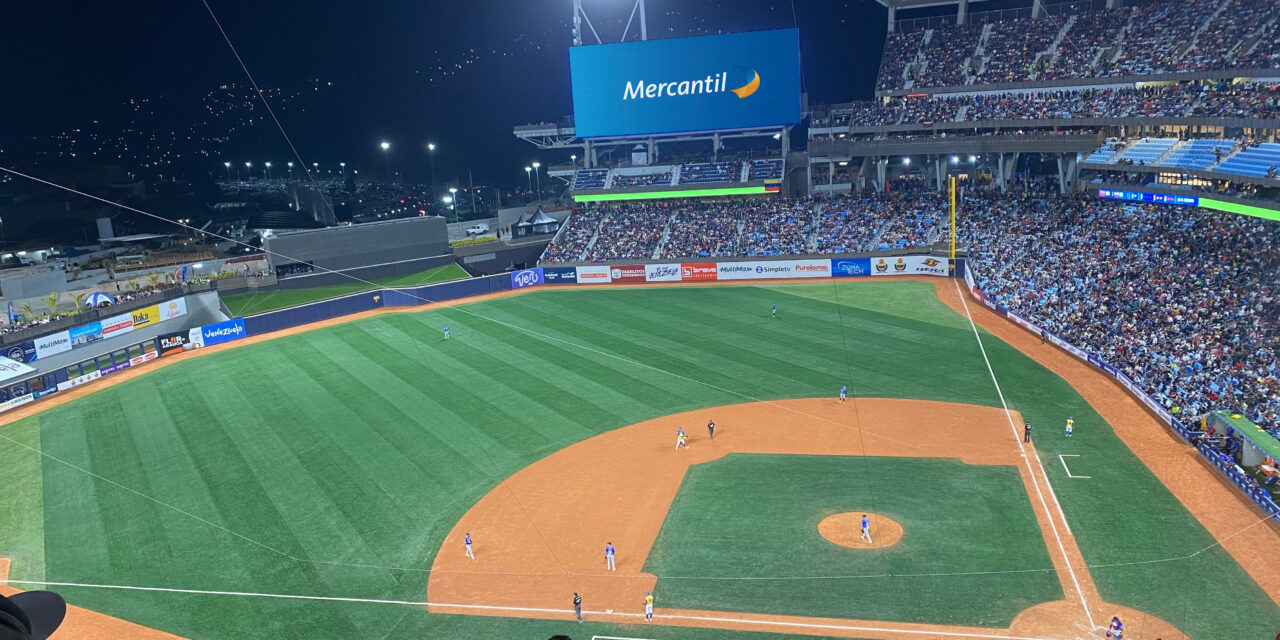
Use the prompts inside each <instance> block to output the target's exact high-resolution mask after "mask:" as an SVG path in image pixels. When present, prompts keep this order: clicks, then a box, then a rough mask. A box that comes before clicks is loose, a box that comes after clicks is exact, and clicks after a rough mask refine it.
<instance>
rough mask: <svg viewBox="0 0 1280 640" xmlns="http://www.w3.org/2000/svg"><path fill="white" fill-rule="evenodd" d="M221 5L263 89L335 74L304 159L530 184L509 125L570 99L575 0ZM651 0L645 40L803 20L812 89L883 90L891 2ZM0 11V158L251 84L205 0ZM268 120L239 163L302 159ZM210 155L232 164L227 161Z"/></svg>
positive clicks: (291, 124)
mask: <svg viewBox="0 0 1280 640" xmlns="http://www.w3.org/2000/svg"><path fill="white" fill-rule="evenodd" d="M584 4H585V5H586V7H587V12H588V16H589V17H590V18H591V20H592V22H593V23H594V25H595V27H596V29H597V31H599V32H600V35H601V37H602V38H604V39H605V40H606V41H617V39H618V38H619V37H620V36H621V34H622V28H623V24H624V22H625V20H626V14H627V13H628V12H629V11H630V9H631V5H632V2H631V1H630V0H585V3H584ZM211 6H212V7H213V9H214V11H215V13H216V14H217V15H218V18H219V19H220V20H221V21H222V24H223V27H224V28H225V29H226V30H227V33H228V35H229V36H230V38H231V40H232V42H233V43H234V44H235V45H236V47H237V48H238V50H239V52H240V55H241V56H242V57H243V59H244V62H245V64H246V65H247V66H248V68H249V71H250V72H251V73H253V75H254V78H255V79H256V80H257V82H258V85H259V86H260V87H262V88H264V89H265V88H268V87H275V88H282V89H285V90H296V89H301V88H304V87H306V86H307V83H308V82H311V81H312V80H313V79H319V80H321V81H323V82H326V83H328V82H332V83H333V86H334V87H335V88H334V89H332V93H330V94H328V95H327V96H326V97H325V98H324V99H323V102H324V104H323V105H322V106H320V107H319V108H313V109H312V114H311V115H312V116H314V117H302V116H300V115H299V114H296V113H294V114H284V115H283V117H282V120H283V123H282V124H283V125H284V128H285V131H286V132H287V133H288V134H289V135H290V137H291V138H292V139H293V142H294V144H295V145H296V146H297V149H298V152H299V153H300V155H301V156H302V158H303V159H304V160H305V161H306V162H308V163H310V162H313V161H319V162H321V163H325V164H328V163H336V162H337V161H339V160H345V161H346V162H347V163H348V165H349V166H368V167H370V168H371V169H376V168H377V167H378V165H380V164H381V163H382V158H381V155H380V152H379V151H378V149H377V144H378V142H379V141H380V140H383V139H385V140H389V141H391V142H392V144H393V149H392V155H391V160H392V162H393V163H394V164H395V166H396V167H397V168H398V169H399V170H401V171H403V172H404V173H405V174H406V175H409V176H413V175H415V174H416V175H425V173H426V171H427V164H426V151H425V148H424V147H425V143H426V141H427V140H433V141H435V142H436V144H438V145H439V150H438V151H437V167H436V168H437V171H438V172H439V174H440V178H441V180H442V181H443V180H445V179H446V176H450V177H452V176H465V174H466V172H467V170H468V169H472V170H473V171H474V172H475V179H476V181H477V182H481V181H496V182H499V183H506V184H511V183H519V182H522V181H523V178H524V175H523V174H524V171H523V166H524V165H525V164H527V163H528V162H529V161H531V160H533V159H534V158H535V157H538V156H537V154H536V153H535V150H534V149H533V147H532V146H530V145H528V144H527V143H524V142H521V141H519V140H517V139H515V138H514V136H512V135H511V128H512V126H514V125H518V124H525V123H530V122H536V121H545V120H552V119H555V118H556V117H558V116H562V115H568V114H570V113H571V111H572V109H571V97H570V89H569V74H568V53H567V49H568V46H569V43H570V39H571V35H570V20H571V17H572V8H571V6H572V5H571V3H570V0H554V1H530V2H517V1H514V0H469V1H464V2H394V3H393V2H370V3H350V2H348V3H336V2H303V1H297V2H295V1H289V2H227V1H225V0H211ZM647 6H648V29H649V37H650V39H654V38H661V37H676V36H691V35H705V34H711V33H719V32H739V31H749V30H758V29H774V28H784V27H792V26H798V27H799V28H800V39H801V48H802V51H801V56H802V61H803V73H804V77H803V80H804V83H805V86H806V89H807V91H808V92H809V95H810V102H811V103H823V102H843V101H847V100H850V99H856V98H867V97H870V95H871V92H872V87H873V83H874V77H875V73H876V69H877V66H878V63H879V55H880V50H881V47H882V45H883V39H884V31H885V24H884V21H885V10H884V8H883V7H881V6H880V5H878V4H877V3H876V2H874V0H795V2H794V4H793V3H792V2H790V1H781V2H780V1H773V2H768V1H757V0H649V1H648V3H647ZM793 11H794V13H793ZM5 14H6V16H5V19H4V20H3V21H2V24H0V52H2V53H3V55H4V58H5V60H6V61H7V64H6V73H5V83H4V84H5V92H4V93H5V96H6V99H5V100H4V101H3V106H0V121H2V122H4V126H3V127H0V145H3V148H5V149H6V150H8V151H9V153H8V154H7V155H5V156H0V158H6V161H10V159H13V158H15V157H21V154H20V153H18V152H19V151H22V150H25V149H24V147H25V146H30V145H33V144H37V143H36V142H35V141H33V140H32V136H47V135H53V134H56V133H57V132H59V131H66V130H70V129H74V128H76V127H81V126H85V125H86V123H91V122H92V121H93V120H94V119H99V118H102V119H107V120H110V119H111V117H112V115H113V113H116V112H119V111H120V110H121V108H122V107H121V105H123V104H124V103H126V102H127V101H128V100H130V99H137V98H142V97H154V96H163V97H164V98H165V100H164V102H163V103H161V104H163V105H164V107H163V113H161V114H160V115H158V116H157V117H156V118H155V120H154V125H155V126H156V127H157V131H158V132H159V131H167V130H177V129H180V128H181V125H182V123H183V122H184V121H188V120H190V119H191V118H196V117H199V111H200V109H201V103H200V100H201V96H203V95H206V94H207V93H208V92H209V91H210V90H213V89H216V88H217V87H218V86H219V85H224V84H228V83H240V84H244V83H246V78H245V76H244V73H243V72H242V71H241V70H240V68H239V65H238V64H237V63H236V60H235V58H234V57H233V55H232V53H231V50H230V49H229V48H228V46H227V45H226V43H225V42H224V41H223V39H222V36H221V34H219V32H218V30H217V27H216V26H215V24H214V22H213V20H212V18H210V16H209V14H208V12H207V11H206V10H205V7H204V5H203V4H202V3H201V2H200V1H199V0H195V1H191V0H183V1H178V2H175V1H159V0H142V1H134V2H129V3H123V4H121V3H23V4H22V6H10V7H7V8H6V11H5ZM632 29H633V32H634V31H636V26H635V25H633V27H632ZM587 37H588V39H590V35H589V32H588V36H587ZM628 39H634V36H630V37H629V38H628ZM326 86H327V85H326ZM273 106H274V105H273ZM256 126H258V128H260V131H255V132H254V133H255V136H254V137H255V139H256V140H257V141H258V142H257V143H255V144H256V145H257V146H258V147H259V148H253V149H242V150H237V152H238V153H239V155H243V156H245V157H244V158H238V157H237V158H227V159H228V160H235V161H241V160H246V159H251V160H257V161H261V160H267V159H271V160H275V161H276V162H277V163H281V162H283V161H285V160H288V159H291V158H289V157H286V156H288V155H291V154H290V152H289V151H288V148H287V146H285V145H284V142H283V138H282V136H281V134H280V132H279V131H278V130H277V129H276V128H275V125H274V124H273V123H271V122H270V121H269V120H268V121H266V122H265V123H264V124H261V125H256ZM37 140H38V138H37ZM566 156H567V154H566ZM538 159H541V160H543V161H544V162H549V161H556V160H561V158H554V157H546V156H542V157H539V158H538ZM564 159H565V160H567V157H566V158H564ZM207 164H209V165H210V166H209V170H210V171H213V170H217V169H220V168H221V164H222V158H220V157H219V158H216V159H212V160H211V161H209V162H208V163H207ZM464 180H465V178H464Z"/></svg>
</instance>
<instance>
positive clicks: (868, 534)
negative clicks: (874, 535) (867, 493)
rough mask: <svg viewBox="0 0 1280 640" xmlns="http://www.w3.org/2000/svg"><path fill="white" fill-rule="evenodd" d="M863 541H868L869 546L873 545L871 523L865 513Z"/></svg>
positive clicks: (863, 517) (863, 516)
mask: <svg viewBox="0 0 1280 640" xmlns="http://www.w3.org/2000/svg"><path fill="white" fill-rule="evenodd" d="M862 539H863V540H866V541H867V544H872V542H871V521H870V520H868V519H867V514H865V513H864V514H862Z"/></svg>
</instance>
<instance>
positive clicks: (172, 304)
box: [156, 298, 187, 321]
mask: <svg viewBox="0 0 1280 640" xmlns="http://www.w3.org/2000/svg"><path fill="white" fill-rule="evenodd" d="M156 306H157V307H159V308H160V320H161V321H165V320H172V319H174V318H179V317H182V316H185V315H187V299H186V298H175V299H173V300H170V301H168V302H161V303H160V304H158V305H156Z"/></svg>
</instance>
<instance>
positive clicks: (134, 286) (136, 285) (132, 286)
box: [129, 278, 138, 291]
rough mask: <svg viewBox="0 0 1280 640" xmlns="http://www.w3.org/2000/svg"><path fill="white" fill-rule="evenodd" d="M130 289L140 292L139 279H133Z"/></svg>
mask: <svg viewBox="0 0 1280 640" xmlns="http://www.w3.org/2000/svg"><path fill="white" fill-rule="evenodd" d="M129 288H130V289H133V290H134V291H137V290H138V279H137V278H133V279H131V280H129Z"/></svg>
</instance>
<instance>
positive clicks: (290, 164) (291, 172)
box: [289, 162, 293, 180]
mask: <svg viewBox="0 0 1280 640" xmlns="http://www.w3.org/2000/svg"><path fill="white" fill-rule="evenodd" d="M289 179H290V180H292V179H293V163H292V162H290V163H289Z"/></svg>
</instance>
